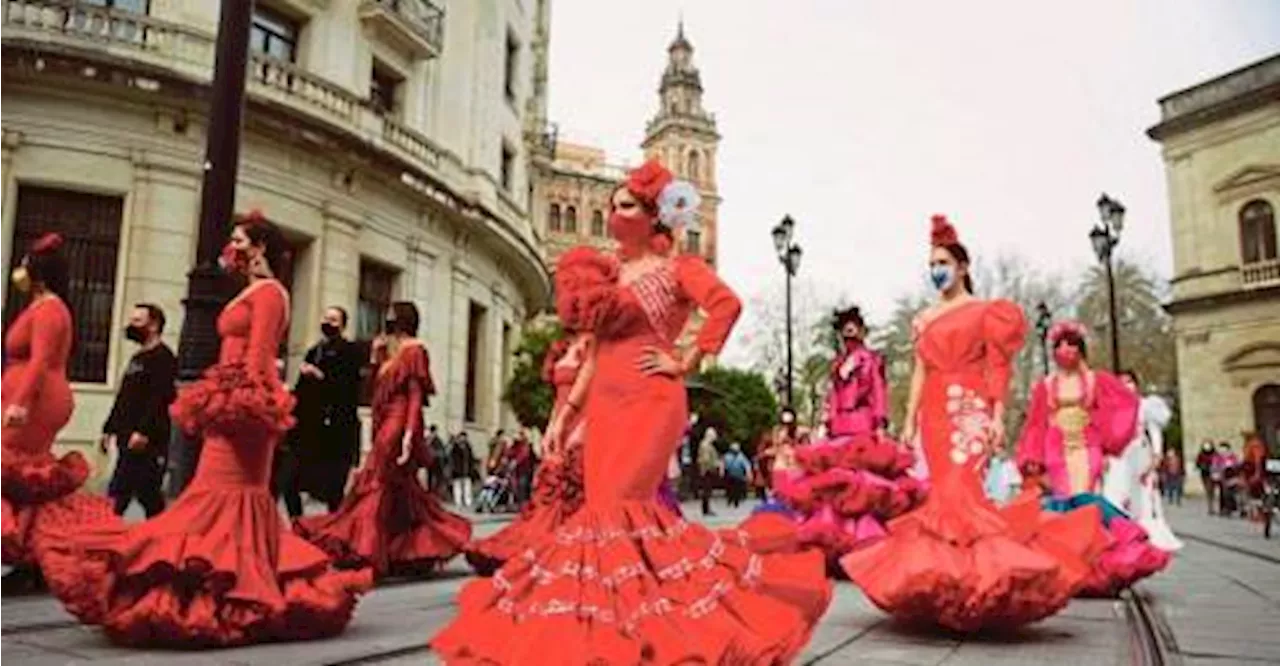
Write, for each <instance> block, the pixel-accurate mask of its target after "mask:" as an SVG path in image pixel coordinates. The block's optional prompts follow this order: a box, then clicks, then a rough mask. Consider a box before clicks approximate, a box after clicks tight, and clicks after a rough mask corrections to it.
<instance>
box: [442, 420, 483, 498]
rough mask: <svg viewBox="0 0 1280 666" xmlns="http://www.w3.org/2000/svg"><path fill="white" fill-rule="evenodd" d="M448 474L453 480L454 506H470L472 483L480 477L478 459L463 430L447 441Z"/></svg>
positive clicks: (472, 492) (472, 494)
mask: <svg viewBox="0 0 1280 666" xmlns="http://www.w3.org/2000/svg"><path fill="white" fill-rule="evenodd" d="M449 475H450V476H451V477H452V481H453V504H454V506H462V507H467V508H471V502H472V500H473V499H475V492H474V487H473V485H472V484H473V483H474V482H475V481H476V479H478V478H480V461H479V460H478V459H477V458H476V454H475V451H474V450H473V449H472V448H471V439H470V438H468V437H467V433H466V431H465V430H464V431H462V432H459V433H458V434H456V435H454V436H453V440H452V441H450V442H449Z"/></svg>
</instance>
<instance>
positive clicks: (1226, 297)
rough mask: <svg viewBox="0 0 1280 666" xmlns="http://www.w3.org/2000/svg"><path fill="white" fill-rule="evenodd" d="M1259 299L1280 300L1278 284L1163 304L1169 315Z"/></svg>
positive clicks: (1252, 301) (1279, 286) (1257, 300)
mask: <svg viewBox="0 0 1280 666" xmlns="http://www.w3.org/2000/svg"><path fill="white" fill-rule="evenodd" d="M1260 301H1271V302H1276V301H1280V285H1276V286H1273V287H1261V288H1258V289H1238V290H1233V291H1226V292H1220V293H1216V294H1206V295H1203V296H1193V297H1191V298H1181V299H1177V300H1174V301H1172V302H1169V303H1166V304H1165V305H1164V310H1165V312H1168V313H1169V314H1170V315H1174V316H1176V315H1180V314H1190V313H1195V312H1203V311H1205V310H1212V309H1215V308H1221V307H1226V306H1230V305H1243V304H1247V303H1256V302H1260Z"/></svg>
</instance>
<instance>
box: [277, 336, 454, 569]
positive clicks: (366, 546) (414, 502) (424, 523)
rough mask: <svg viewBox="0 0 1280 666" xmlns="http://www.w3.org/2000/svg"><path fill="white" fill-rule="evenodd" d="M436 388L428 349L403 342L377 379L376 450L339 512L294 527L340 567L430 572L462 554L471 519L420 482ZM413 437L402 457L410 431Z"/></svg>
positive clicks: (427, 457) (427, 452) (426, 463)
mask: <svg viewBox="0 0 1280 666" xmlns="http://www.w3.org/2000/svg"><path fill="white" fill-rule="evenodd" d="M434 394H435V384H434V383H433V382H432V381H431V372H430V361H429V358H428V356H427V350H426V348H425V347H423V346H422V343H421V342H419V341H417V340H410V341H407V342H405V343H403V344H402V345H401V346H400V349H399V350H398V351H397V352H396V354H395V355H394V356H393V357H392V358H390V359H388V360H386V361H385V362H383V363H382V364H381V365H380V366H379V367H378V372H377V375H376V376H375V377H374V394H373V451H372V452H371V453H370V455H369V458H368V460H366V461H365V463H364V466H363V467H362V468H361V469H360V471H359V472H358V473H357V474H356V478H355V483H354V484H353V485H352V489H351V492H350V493H348V494H347V496H346V497H345V498H344V499H343V500H342V505H341V506H340V507H339V508H338V510H337V511H335V512H333V513H330V514H327V515H322V516H308V517H306V518H300V519H298V520H297V521H296V522H295V523H294V529H295V530H296V531H297V532H298V534H299V535H301V536H302V537H303V538H304V539H307V540H308V541H310V542H312V543H314V544H316V545H317V546H319V547H321V548H323V549H324V550H325V552H327V553H329V555H330V556H331V557H333V558H334V559H335V560H336V561H337V562H338V564H339V565H340V566H343V567H350V568H361V567H372V568H373V570H374V572H375V574H376V575H378V576H385V575H408V574H422V573H431V572H433V571H435V570H437V569H438V568H439V567H441V566H443V565H444V563H445V562H448V561H449V560H450V559H452V558H453V557H455V556H456V555H458V554H459V553H461V552H462V549H463V547H464V546H465V545H466V543H467V541H469V540H470V539H471V523H470V521H468V520H467V519H466V518H463V517H462V516H458V515H455V514H453V513H450V512H449V511H447V510H445V508H444V506H443V505H442V504H441V502H440V500H439V499H438V498H437V497H436V496H435V495H433V494H432V493H430V492H428V491H427V489H426V488H424V487H423V486H422V484H421V483H420V482H419V481H418V478H417V473H418V470H419V469H422V468H425V467H428V466H429V465H430V463H431V452H430V450H428V448H427V445H426V441H425V431H424V429H423V424H422V409H423V407H424V406H426V403H427V400H428V399H429V398H430V396H432V395H434ZM406 436H408V437H409V438H410V440H411V447H412V449H411V451H410V454H409V456H408V459H407V460H406V461H405V462H404V463H401V462H400V461H399V457H400V455H401V447H402V446H403V442H404V439H405V437H406Z"/></svg>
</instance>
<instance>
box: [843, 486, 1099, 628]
mask: <svg viewBox="0 0 1280 666" xmlns="http://www.w3.org/2000/svg"><path fill="white" fill-rule="evenodd" d="M951 490H952V492H949V493H945V494H943V495H941V496H939V495H935V496H934V497H933V498H931V499H930V500H927V501H926V502H925V504H924V506H923V507H921V508H920V509H919V510H917V511H916V512H914V513H911V514H907V515H906V516H903V517H901V518H899V519H897V520H896V521H894V522H893V523H891V524H890V534H889V536H888V537H886V538H884V539H883V540H880V541H878V542H876V543H873V544H871V545H869V546H867V547H865V548H861V549H859V550H855V551H854V552H852V553H850V554H849V555H846V556H845V557H844V558H843V559H842V560H841V566H842V567H843V568H844V570H845V572H846V573H847V574H848V575H849V577H850V578H851V579H852V580H853V581H854V582H855V583H857V584H858V586H859V587H861V588H862V590H863V591H864V592H865V593H866V595H867V597H868V598H870V599H871V601H872V602H873V603H874V604H875V605H876V606H878V607H879V608H880V609H882V610H884V611H885V612H887V613H889V614H891V615H893V616H894V617H896V618H898V619H900V620H904V621H907V622H912V623H920V624H929V625H937V626H941V627H945V628H947V629H951V630H954V631H960V632H973V631H981V630H986V629H1011V628H1014V627H1018V626H1021V625H1025V624H1029V623H1031V622H1036V621H1039V620H1042V619H1044V618H1046V617H1049V616H1050V615H1053V614H1054V613H1056V612H1058V611H1059V610H1061V609H1062V608H1064V607H1066V605H1067V604H1068V603H1069V602H1070V600H1071V597H1072V596H1073V594H1074V593H1075V591H1076V590H1077V589H1078V587H1079V586H1080V584H1081V582H1082V581H1083V579H1084V577H1085V575H1086V573H1087V567H1086V565H1085V563H1084V557H1083V554H1082V553H1083V551H1085V550H1087V548H1088V547H1089V545H1090V544H1091V543H1093V539H1094V537H1093V536H1092V534H1096V533H1098V526H1097V521H1098V517H1097V516H1098V514H1097V512H1096V509H1092V510H1086V511H1082V512H1079V513H1078V514H1067V515H1061V516H1059V515H1053V514H1041V513H1040V512H1039V508H1038V505H1037V503H1036V502H1035V501H1034V499H1030V500H1025V501H1021V502H1018V503H1015V504H1012V505H1010V506H1009V507H1007V508H1006V509H1003V510H1001V511H999V512H997V511H995V510H993V509H992V508H991V507H990V506H989V505H987V504H986V503H985V500H982V499H977V498H975V497H974V493H973V492H969V490H968V488H967V487H961V486H953V488H952V489H951ZM942 498H945V499H942ZM1089 521H1093V523H1092V524H1090V522H1089Z"/></svg>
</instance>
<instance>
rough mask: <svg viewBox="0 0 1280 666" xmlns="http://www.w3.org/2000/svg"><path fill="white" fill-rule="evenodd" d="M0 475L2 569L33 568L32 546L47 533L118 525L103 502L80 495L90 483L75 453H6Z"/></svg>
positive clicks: (34, 559) (103, 500) (92, 496)
mask: <svg viewBox="0 0 1280 666" xmlns="http://www.w3.org/2000/svg"><path fill="white" fill-rule="evenodd" d="M0 470H2V471H0V488H2V489H3V495H4V498H3V501H2V502H0V503H2V504H3V508H2V514H3V515H2V516H0V551H2V553H3V561H4V564H5V565H8V566H25V565H31V564H35V561H36V550H37V544H38V543H40V542H41V541H43V540H45V538H46V536H47V534H48V533H50V532H57V531H58V530H60V529H63V528H74V527H76V526H80V525H93V524H102V523H109V522H112V521H115V520H116V519H117V518H116V515H115V513H114V511H113V510H112V506H111V502H110V501H109V500H107V499H106V498H105V497H99V496H97V495H89V494H87V493H84V492H80V490H79V489H80V487H81V486H82V485H84V482H85V479H87V478H89V464H88V463H87V462H85V459H84V457H83V456H81V455H80V454H78V453H68V454H66V455H64V456H62V457H61V458H57V457H55V456H54V455H53V454H51V453H45V454H41V455H27V454H23V453H20V452H17V451H6V452H5V453H4V460H3V465H2V466H0Z"/></svg>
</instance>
